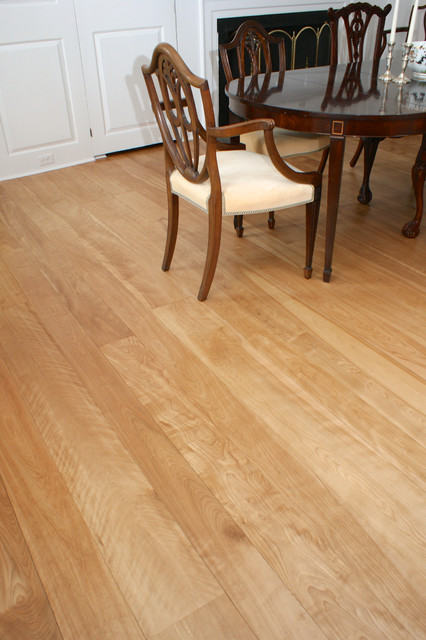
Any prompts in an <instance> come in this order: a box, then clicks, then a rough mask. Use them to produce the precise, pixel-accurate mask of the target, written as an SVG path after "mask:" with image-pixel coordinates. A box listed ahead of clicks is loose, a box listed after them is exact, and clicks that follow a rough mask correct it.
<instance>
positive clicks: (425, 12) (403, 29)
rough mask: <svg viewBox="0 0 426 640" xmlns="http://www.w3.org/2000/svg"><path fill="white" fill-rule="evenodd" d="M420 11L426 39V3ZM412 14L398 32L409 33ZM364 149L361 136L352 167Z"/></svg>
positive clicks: (388, 30)
mask: <svg viewBox="0 0 426 640" xmlns="http://www.w3.org/2000/svg"><path fill="white" fill-rule="evenodd" d="M418 11H419V12H420V11H423V38H424V39H426V4H422V5H419V7H418ZM412 15H413V7H411V11H410V17H409V19H408V24H407V26H404V27H397V28H396V33H406V34H408V29H409V25H410V22H411V17H412ZM389 34H390V29H386V30H385V31H384V35H385V38H386V41H387V37H388V35H389ZM385 46H386V43H385ZM363 149H364V142H363V138H360V140H359V143H358V147H357V150H356V151H355V153H354V156H353V158H352V160H351V161H350V165H351V167H354V166H355V165H356V163H357V162H358V160H359V157H360V155H361V153H362V150H363Z"/></svg>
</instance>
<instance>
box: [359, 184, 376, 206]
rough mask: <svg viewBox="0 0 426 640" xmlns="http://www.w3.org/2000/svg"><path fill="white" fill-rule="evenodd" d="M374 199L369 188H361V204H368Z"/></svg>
mask: <svg viewBox="0 0 426 640" xmlns="http://www.w3.org/2000/svg"><path fill="white" fill-rule="evenodd" d="M372 197H373V194H372V192H371V191H370V189H369V188H368V187H361V189H360V190H359V194H358V200H359V202H360V203H361V204H368V203H369V202H371V198H372Z"/></svg>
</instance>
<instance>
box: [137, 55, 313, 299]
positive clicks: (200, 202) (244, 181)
mask: <svg viewBox="0 0 426 640" xmlns="http://www.w3.org/2000/svg"><path fill="white" fill-rule="evenodd" d="M142 72H143V75H144V78H145V81H146V85H147V88H148V92H149V96H150V100H151V106H152V109H153V111H154V114H155V117H156V120H157V123H158V126H159V129H160V132H161V136H162V139H163V148H164V154H165V169H166V187H167V201H168V229H167V239H166V248H165V252H164V259H163V265H162V268H163V270H164V271H168V269H169V268H170V265H171V262H172V258H173V253H174V249H175V244H176V238H177V232H178V220H179V198H184V199H185V200H187V201H189V202H190V203H192V204H193V205H195V206H196V207H198V208H199V209H200V210H201V211H204V212H205V213H207V216H208V242H207V256H206V261H205V266H204V273H203V278H202V282H201V286H200V289H199V293H198V299H199V300H205V299H206V298H207V295H208V293H209V290H210V286H211V284H212V281H213V277H214V273H215V270H216V264H217V260H218V256H219V247H220V241H221V233H222V217H223V216H233V215H246V214H255V213H265V212H267V211H271V210H278V209H286V208H288V207H293V206H298V205H301V204H304V205H306V266H305V277H306V278H309V277H310V276H311V273H312V254H313V249H314V243H315V235H316V228H317V222H318V213H319V206H320V199H321V183H322V175H321V174H320V173H319V172H317V171H312V172H308V173H303V172H300V171H297V170H295V169H293V168H292V167H290V166H289V165H288V164H286V162H285V161H284V160H283V159H282V158H281V156H280V155H279V152H278V151H277V148H276V146H275V143H274V135H273V130H274V126H275V125H274V122H273V120H270V119H258V120H250V121H247V122H241V123H238V124H235V125H227V126H223V127H216V125H215V117H214V111H213V104H212V99H211V95H210V89H209V85H208V82H207V80H205V79H203V78H199V77H198V76H196V75H194V74H193V73H192V72H191V71H190V70H189V69H188V67H187V66H186V64H185V63H184V61H183V60H182V58H181V57H180V55H179V54H178V53H177V51H176V50H175V49H174V48H173V47H172V46H171V45H169V44H166V43H162V44H159V45H157V46H156V48H155V50H154V52H153V56H152V60H151V62H150V64H149V65H144V66H143V67H142ZM154 79H155V81H154ZM200 104H201V105H202V111H201V112H200V113H199V112H198V111H197V108H198V109H200V107H199V106H198V107H197V105H200ZM202 122H204V123H205V126H203V125H202V124H201V123H202ZM253 131H261V132H262V133H263V135H264V138H265V145H266V149H267V155H261V154H258V153H253V152H251V151H247V150H245V149H241V146H242V145H241V144H239V145H238V146H239V147H240V148H238V149H235V148H234V146H233V145H227V144H225V143H223V142H221V141H220V140H219V139H221V138H228V137H229V138H233V137H236V136H240V135H241V136H242V135H244V134H246V133H251V132H253ZM229 148H230V149H229ZM225 149H228V150H225Z"/></svg>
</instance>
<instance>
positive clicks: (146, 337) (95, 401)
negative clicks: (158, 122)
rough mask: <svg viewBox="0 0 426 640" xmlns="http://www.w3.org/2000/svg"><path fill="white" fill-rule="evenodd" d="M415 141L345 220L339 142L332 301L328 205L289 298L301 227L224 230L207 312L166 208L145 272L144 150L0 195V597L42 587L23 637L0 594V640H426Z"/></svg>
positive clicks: (193, 254)
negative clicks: (408, 234) (325, 277)
mask: <svg viewBox="0 0 426 640" xmlns="http://www.w3.org/2000/svg"><path fill="white" fill-rule="evenodd" d="M419 141H420V138H419V136H415V137H412V138H410V137H407V138H403V139H398V140H385V141H383V143H381V145H380V147H379V151H378V154H377V156H376V161H375V165H374V168H373V175H372V180H371V184H372V189H373V200H372V202H371V204H370V205H369V206H367V207H365V206H363V205H361V204H360V203H358V202H357V200H356V194H357V191H358V188H359V184H360V180H361V175H362V163H361V162H360V163H359V164H358V165H357V166H356V167H355V169H350V168H349V166H348V161H349V158H350V157H351V155H352V153H353V150H354V148H355V146H356V143H357V140H348V141H347V153H346V158H345V162H344V174H343V180H342V193H341V206H340V210H339V217H338V224H337V233H336V243H335V253H334V261H333V275H332V279H331V281H330V283H324V282H322V263H323V257H324V234H325V202H326V195H327V184H326V182H327V181H326V180H325V188H324V197H323V204H322V207H321V213H320V222H319V230H318V238H317V246H316V250H315V254H314V274H313V277H312V279H311V280H309V281H306V280H305V279H304V278H303V264H304V209H303V207H299V208H295V209H291V210H288V211H286V212H283V213H281V214H277V226H276V229H275V230H274V231H270V230H268V228H267V222H266V219H267V216H247V217H246V219H245V222H244V225H245V233H244V236H243V238H237V237H236V235H235V232H234V230H233V227H232V219H230V218H227V219H225V220H224V221H223V234H222V244H221V254H220V258H219V263H218V268H217V272H216V276H215V279H214V282H213V287H212V289H211V292H210V295H209V298H208V300H207V301H206V302H204V303H199V302H198V301H197V300H196V292H197V291H198V287H199V284H200V280H201V274H202V269H203V263H204V258H205V247H206V236H207V218H206V216H205V215H202V214H200V213H199V212H197V211H196V210H195V208H194V207H192V206H191V205H189V204H188V203H183V204H182V206H181V223H180V230H179V237H178V242H177V246H176V252H175V256H174V260H173V264H172V268H171V269H170V271H169V272H167V273H164V272H162V271H161V268H160V265H161V260H162V254H163V249H164V242H165V234H166V226H167V211H166V194H165V188H164V167H163V156H162V149H161V147H152V148H149V149H141V150H137V151H133V152H127V153H123V154H114V155H113V156H110V157H108V158H107V159H105V160H102V161H101V162H96V163H88V164H87V165H81V166H76V167H70V168H68V169H64V170H60V171H51V172H47V173H45V174H40V175H36V176H27V177H25V178H22V179H18V180H10V181H6V182H3V183H1V184H0V276H1V277H0V381H1V385H0V403H1V412H0V425H1V438H0V477H2V478H3V480H4V483H5V490H6V491H7V496H6V498H7V499H6V498H5V500H6V501H5V502H4V501H2V502H1V504H4V505H5V509H6V510H3V511H2V514H3V516H4V518H5V520H2V522H6V523H7V522H10V523H12V521H13V522H14V524H13V525H12V526H11V527H9V526H7V525H6V526H3V525H2V524H0V532H1V533H0V538H1V544H2V547H1V548H2V549H3V551H2V556H1V557H2V558H3V559H5V560H4V562H3V560H0V562H3V566H4V567H5V568H6V569H5V570H4V571H2V572H1V576H2V577H0V584H5V583H4V582H1V581H2V579H4V576H6V577H7V576H9V577H10V576H11V575H12V574H11V571H12V570H11V567H15V568H14V570H13V572H14V575H16V576H19V575H20V576H31V575H33V576H35V578H34V580H36V577H37V576H39V581H40V582H39V585H38V586H37V584H36V582H34V580H33V581H32V582H31V580H30V579H29V578H28V580H30V582H28V585H29V584H30V583H31V584H34V587H33V591H32V593H33V594H38V595H36V596H35V598H34V597H33V598H32V600H31V602H32V603H33V604H32V608H33V609H34V616H33V618H31V617H30V616H26V615H25V614H24V612H22V613H20V611H19V608H15V609H13V615H12V613H11V612H12V609H11V607H10V601H11V596H10V593H11V591H10V589H11V587H10V584H11V581H10V579H9V578H6V584H7V589H8V590H9V591H7V589H6V590H5V589H3V590H2V588H1V587H0V612H5V613H4V615H3V618H2V616H1V614H0V629H1V631H0V635H1V633H2V631H3V628H5V624H6V626H7V633H9V635H10V634H12V638H13V640H15V637H13V633H15V635H16V634H18V636H19V634H21V635H22V636H23V637H22V640H23V638H24V637H26V636H25V635H23V632H22V630H23V629H25V633H28V637H29V638H30V640H32V638H33V637H34V638H37V640H39V637H40V634H43V633H44V631H43V628H47V626H46V627H43V625H44V624H46V625H50V626H49V629H50V628H52V629H53V631H52V633H53V638H55V640H56V636H57V637H58V640H59V639H62V638H64V639H65V640H75V638H78V640H80V639H81V640H85V638H87V640H89V638H90V640H106V639H108V638H114V640H116V639H118V638H120V640H121V638H123V640H124V638H126V640H141V639H142V638H146V639H147V640H169V639H170V640H177V639H180V638H185V640H186V639H187V638H188V639H192V638H194V640H195V639H197V640H199V639H202V638H206V639H208V640H213V639H214V640H216V639H218V638H220V640H222V638H223V640H231V638H247V639H248V640H252V639H253V638H254V637H256V638H259V639H261V640H273V639H275V638H276V639H277V640H283V638H285V639H286V640H326V639H327V640H342V639H344V640H359V639H360V638H361V637H362V638H365V639H366V640H424V638H425V637H426V617H425V614H424V612H425V611H426V601H425V596H424V594H425V593H426V571H425V567H426V557H425V548H426V544H425V542H426V540H425V538H426V527H425V520H426V516H425V499H424V496H425V491H424V479H425V478H424V475H425V474H424V471H425V468H426V464H425V462H426V456H425V450H426V448H425V432H426V429H425V427H426V415H425V414H426V411H425V402H424V397H425V396H426V393H425V378H426V376H425V369H426V358H425V347H426V338H425V335H424V328H425V307H426V296H425V291H426V287H425V279H424V276H425V272H426V260H425V256H426V236H425V234H424V229H422V231H421V233H420V235H419V236H418V238H416V239H415V240H409V239H406V238H404V237H403V236H402V235H401V227H402V225H403V224H404V223H405V222H406V221H407V220H408V219H409V217H410V215H412V212H413V209H414V197H413V191H412V186H411V179H410V171H411V165H412V163H413V160H414V157H415V155H416V153H417V149H418V145H419ZM295 164H297V166H299V167H301V168H306V169H308V168H311V167H312V158H308V157H306V158H304V157H299V158H297V162H296V161H295ZM327 171H328V169H326V172H327ZM326 175H327V173H326ZM12 512H13V513H12ZM13 514H14V517H15V518H16V519H15V520H13ZM3 516H2V517H3ZM9 529H11V531H10V532H9ZM15 531H16V532H21V536H22V537H21V538H20V542H19V543H18V544H19V549H20V550H21V551H22V553H21V551H20V552H19V553H15V552H14V551H13V549H16V548H17V547H16V544H17V543H16V542H15V537H16V536H15V533H14V532H15ZM12 537H13V540H12ZM26 548H27V549H28V554H29V555H30V558H29V557H28V554H27V555H25V549H26ZM4 550H7V551H4ZM21 558H22V560H21ZM31 560H32V562H33V565H31ZM31 572H33V573H31ZM25 579H26V578H25V577H24V579H23V580H20V582H22V583H24V582H25ZM28 588H29V589H31V587H30V586H29V587H28ZM14 593H15V594H16V593H17V591H16V590H15V592H14ZM43 594H45V596H44V599H43ZM28 597H29V598H31V595H30V593H28ZM23 602H24V601H23ZM27 602H29V600H27ZM33 609H32V610H33ZM49 610H50V611H51V614H49V613H46V612H48V611H49ZM49 615H50V617H49ZM49 620H50V621H51V622H52V621H53V622H52V625H53V626H52V625H51V622H49ZM2 621H3V627H1V624H2ZM41 621H48V622H41ZM55 624H56V627H55ZM47 633H48V632H47ZM31 634H32V635H31ZM55 634H56V636H55ZM12 638H11V640H12ZM6 639H7V640H9V638H8V637H7V636H6ZM19 640H21V637H19ZM43 640H44V638H43ZM49 640H50V639H49Z"/></svg>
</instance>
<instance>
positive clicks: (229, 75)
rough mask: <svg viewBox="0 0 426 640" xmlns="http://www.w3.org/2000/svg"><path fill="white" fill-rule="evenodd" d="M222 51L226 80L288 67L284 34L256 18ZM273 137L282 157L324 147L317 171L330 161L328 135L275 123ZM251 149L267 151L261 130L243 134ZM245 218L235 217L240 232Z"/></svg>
mask: <svg viewBox="0 0 426 640" xmlns="http://www.w3.org/2000/svg"><path fill="white" fill-rule="evenodd" d="M219 53H220V58H221V62H222V67H223V70H224V73H225V78H226V82H227V83H229V82H231V80H234V79H236V78H244V77H246V76H248V75H251V76H256V75H258V74H260V73H265V74H270V73H272V71H278V72H281V73H282V74H284V72H285V67H286V59H285V46H284V38H283V37H281V36H275V35H272V34H269V33H268V32H267V31H266V29H265V28H264V27H263V26H262V25H261V24H260V23H259V22H257V21H256V20H246V21H244V22H243V23H242V24H241V25H240V26H239V27H238V29H237V31H236V33H235V35H234V37H233V38H232V40H231V41H230V42H229V43H227V44H221V45H219ZM274 139H275V144H276V146H277V149H278V152H279V153H280V155H281V157H283V158H291V157H294V156H298V155H306V154H311V153H315V152H318V151H323V154H322V157H321V162H320V164H319V167H318V171H319V172H320V173H322V172H323V171H324V167H325V165H326V162H327V158H328V153H329V145H330V141H329V138H328V136H324V135H319V134H314V133H312V134H310V133H302V132H297V131H291V130H289V129H281V128H278V127H276V128H275V130H274ZM240 140H241V142H242V143H243V144H244V145H245V147H246V149H248V150H249V151H255V152H256V153H262V154H265V153H266V146H265V142H264V136H263V133H262V131H252V132H250V133H247V134H245V135H243V136H241V138H240ZM242 223H243V219H242V218H241V217H240V218H235V219H234V226H235V229H236V232H237V235H239V236H241V235H242V234H243V226H242ZM268 226H269V228H270V229H273V228H274V226H275V216H274V212H273V211H271V212H270V214H269V219H268Z"/></svg>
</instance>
